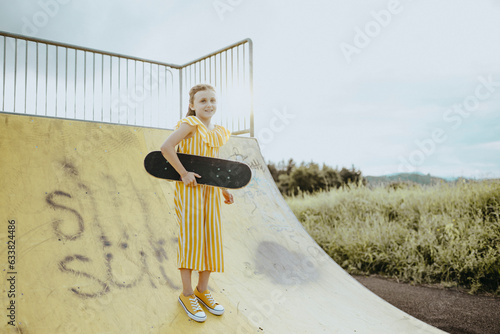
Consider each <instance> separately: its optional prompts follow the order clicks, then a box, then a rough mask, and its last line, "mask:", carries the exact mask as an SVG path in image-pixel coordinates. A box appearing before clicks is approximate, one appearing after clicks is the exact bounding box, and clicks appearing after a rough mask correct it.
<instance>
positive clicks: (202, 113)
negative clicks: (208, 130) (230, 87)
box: [189, 89, 217, 120]
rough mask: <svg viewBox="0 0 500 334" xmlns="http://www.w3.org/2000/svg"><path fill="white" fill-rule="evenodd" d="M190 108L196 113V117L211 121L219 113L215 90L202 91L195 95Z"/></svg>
mask: <svg viewBox="0 0 500 334" xmlns="http://www.w3.org/2000/svg"><path fill="white" fill-rule="evenodd" d="M189 107H190V108H191V109H193V110H194V111H195V113H196V117H198V118H199V119H200V120H201V119H207V120H208V119H210V118H212V116H213V115H214V114H215V112H216V111H217V97H216V95H215V92H214V91H213V90H210V89H209V90H202V91H199V92H197V93H196V94H194V99H193V103H192V104H191V103H190V104H189Z"/></svg>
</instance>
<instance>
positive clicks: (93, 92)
mask: <svg viewBox="0 0 500 334" xmlns="http://www.w3.org/2000/svg"><path fill="white" fill-rule="evenodd" d="M92 120H93V121H95V53H94V52H92Z"/></svg>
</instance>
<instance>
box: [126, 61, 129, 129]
mask: <svg viewBox="0 0 500 334" xmlns="http://www.w3.org/2000/svg"><path fill="white" fill-rule="evenodd" d="M125 61H126V63H127V94H126V95H127V124H128V115H129V113H130V109H129V107H130V103H128V94H129V90H128V81H129V78H128V66H129V65H128V63H129V61H128V59H126V60H125Z"/></svg>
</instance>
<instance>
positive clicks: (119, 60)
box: [117, 58, 122, 123]
mask: <svg viewBox="0 0 500 334" xmlns="http://www.w3.org/2000/svg"><path fill="white" fill-rule="evenodd" d="M121 62H122V59H121V58H118V122H117V123H120V118H121V117H120V115H121V111H120V104H121V103H120V99H121V92H122V83H121V78H122V75H121V71H122V66H121Z"/></svg>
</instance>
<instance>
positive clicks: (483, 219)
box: [287, 180, 500, 295]
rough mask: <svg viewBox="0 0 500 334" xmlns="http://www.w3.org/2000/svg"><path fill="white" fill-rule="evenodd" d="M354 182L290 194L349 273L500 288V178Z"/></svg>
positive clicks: (318, 238) (471, 287) (310, 228)
mask: <svg viewBox="0 0 500 334" xmlns="http://www.w3.org/2000/svg"><path fill="white" fill-rule="evenodd" d="M395 188H396V189H394V188H390V187H387V188H375V189H369V188H367V187H354V188H350V189H349V188H344V189H337V190H332V191H330V192H323V193H318V194H313V195H301V196H296V197H289V198H287V202H288V204H289V205H290V207H291V209H292V210H293V212H294V213H295V215H296V216H297V218H298V219H299V220H300V221H301V222H302V224H303V225H304V227H305V229H306V230H307V232H308V233H309V234H310V235H311V236H312V237H313V238H314V239H315V240H316V242H317V243H318V244H319V245H320V246H321V247H322V248H323V249H324V250H325V251H326V252H327V253H328V254H329V255H330V256H331V257H332V258H333V260H334V261H336V262H337V263H338V264H339V265H341V266H342V267H343V268H344V269H345V270H347V271H348V272H349V273H351V274H365V275H366V274H379V275H384V276H389V277H395V278H398V279H399V280H402V281H405V282H413V283H431V284H433V283H441V284H444V285H445V286H459V287H462V288H466V289H468V290H469V292H470V293H476V292H490V293H494V294H497V295H498V294H500V181H498V180H497V181H481V182H469V183H465V182H461V183H458V184H447V183H442V184H439V185H435V186H428V187H421V186H403V187H395Z"/></svg>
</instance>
